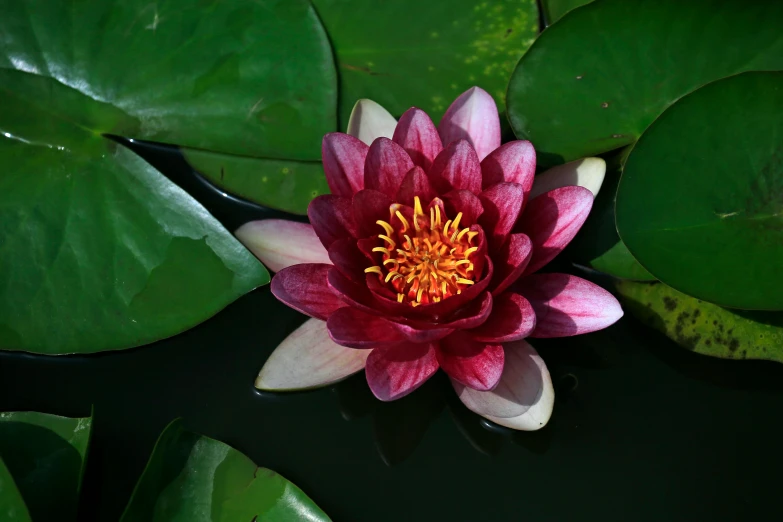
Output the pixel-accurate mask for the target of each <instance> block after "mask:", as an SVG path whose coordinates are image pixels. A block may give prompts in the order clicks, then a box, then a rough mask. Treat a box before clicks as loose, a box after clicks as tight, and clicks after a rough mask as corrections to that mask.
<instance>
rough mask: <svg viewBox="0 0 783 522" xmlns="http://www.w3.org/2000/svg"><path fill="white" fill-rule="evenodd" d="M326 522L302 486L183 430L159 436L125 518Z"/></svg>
mask: <svg viewBox="0 0 783 522" xmlns="http://www.w3.org/2000/svg"><path fill="white" fill-rule="evenodd" d="M237 520H242V521H248V522H251V521H253V520H257V521H259V522H260V521H261V520H264V521H269V522H288V521H293V520H307V521H313V522H326V521H328V520H329V518H328V517H327V516H326V515H325V514H324V513H323V511H321V510H320V509H319V508H318V507H317V506H316V505H315V504H314V503H313V501H312V500H310V499H309V498H308V497H307V495H305V494H304V493H303V492H302V490H300V489H299V488H297V487H296V486H295V485H294V484H292V483H291V482H289V481H287V480H286V479H284V478H283V477H281V476H280V475H278V474H277V473H275V472H273V471H271V470H268V469H265V468H260V467H258V466H256V465H255V464H254V463H253V461H251V460H250V459H249V458H247V457H246V456H244V455H243V454H242V453H240V452H239V451H237V450H235V449H233V448H231V447H230V446H228V445H226V444H223V443H222V442H218V441H216V440H213V439H210V438H209V437H204V436H201V435H197V434H195V433H191V432H188V431H186V430H184V429H183V428H182V427H181V425H180V423H179V422H178V421H175V422H174V423H172V424H171V425H169V427H168V428H166V430H165V431H164V432H163V433H162V434H161V436H160V438H159V439H158V443H157V444H156V445H155V449H154V450H153V452H152V456H151V457H150V460H149V462H148V463H147V468H146V469H145V470H144V473H143V474H142V476H141V479H140V480H139V483H138V484H137V485H136V489H135V490H134V492H133V496H132V497H131V500H130V503H129V504H128V507H127V508H126V510H125V513H124V514H123V516H122V518H121V522H179V521H181V522H235V521H237Z"/></svg>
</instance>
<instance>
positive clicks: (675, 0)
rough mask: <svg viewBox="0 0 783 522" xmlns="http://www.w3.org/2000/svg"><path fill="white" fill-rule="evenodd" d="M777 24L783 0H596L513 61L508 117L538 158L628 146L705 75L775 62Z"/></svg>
mask: <svg viewBox="0 0 783 522" xmlns="http://www.w3.org/2000/svg"><path fill="white" fill-rule="evenodd" d="M781 24H783V3H781V2H727V1H725V0H688V1H687V2H683V1H681V0H656V1H654V2H630V1H628V0H596V1H594V2H592V3H589V4H587V5H585V6H583V7H580V8H578V9H575V10H574V11H571V12H570V13H568V14H567V15H566V16H564V17H563V19H562V20H560V21H559V22H557V23H555V24H553V25H552V26H551V27H550V28H548V29H547V30H546V31H545V32H544V33H542V34H541V36H540V37H539V38H538V39H537V40H536V42H535V43H534V44H533V46H532V47H531V48H530V50H529V51H528V52H527V53H526V54H525V56H524V57H523V58H522V60H521V61H520V62H519V65H518V66H517V68H516V70H515V71H514V74H513V75H512V77H511V81H510V83H509V86H508V100H507V104H508V113H509V119H510V121H511V125H512V127H513V129H514V132H515V133H516V135H517V136H518V137H519V138H520V139H528V140H530V141H531V142H533V144H534V145H535V147H536V150H537V151H538V152H539V155H538V159H539V163H540V164H545V163H548V164H554V163H562V162H564V161H570V160H574V159H578V158H581V157H585V156H593V155H596V154H598V153H602V152H606V151H609V150H612V149H616V148H619V147H622V146H625V145H628V144H630V143H633V142H634V141H636V140H637V139H638V138H639V136H640V135H641V134H642V132H643V131H644V129H645V128H647V126H648V125H650V123H652V122H653V120H655V118H656V117H657V116H658V115H660V114H661V113H662V112H663V111H664V109H666V107H668V106H669V105H671V104H672V103H674V102H675V101H676V100H677V99H679V98H681V97H682V96H684V95H685V94H687V93H689V92H691V91H693V90H694V89H696V88H698V87H700V86H701V85H704V84H705V83H708V82H710V81H714V80H717V79H719V78H723V77H726V76H729V75H732V74H737V73H740V72H743V71H748V70H779V69H782V68H783V53H781V52H780V49H781V48H782V47H783V31H781V30H780V27H781ZM553 94H554V95H553Z"/></svg>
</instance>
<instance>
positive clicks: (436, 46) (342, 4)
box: [313, 0, 538, 128]
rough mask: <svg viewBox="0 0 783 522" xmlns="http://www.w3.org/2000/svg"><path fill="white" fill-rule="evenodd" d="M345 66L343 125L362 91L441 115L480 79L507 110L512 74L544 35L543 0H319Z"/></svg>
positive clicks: (398, 107) (396, 109)
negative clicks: (541, 28) (541, 22)
mask: <svg viewBox="0 0 783 522" xmlns="http://www.w3.org/2000/svg"><path fill="white" fill-rule="evenodd" d="M313 3H314V4H315V6H316V9H317V10H318V14H319V15H320V16H321V19H322V20H323V22H324V25H325V26H326V29H327V31H328V33H329V37H330V38H331V40H332V43H333V44H334V50H335V55H336V58H337V66H338V68H339V71H340V119H341V124H342V125H341V128H345V126H346V125H347V123H348V116H349V115H350V112H351V108H352V107H353V105H354V103H356V100H358V99H359V98H370V99H372V100H375V101H376V102H378V103H380V104H381V105H383V106H384V107H386V109H388V110H389V111H390V112H391V113H392V114H394V115H396V116H399V115H400V114H402V113H403V112H404V111H405V110H407V109H408V108H409V107H411V106H416V107H419V108H420V109H423V110H425V111H427V112H428V113H429V114H430V116H432V118H433V120H434V121H435V122H437V121H438V120H439V119H440V117H441V116H442V115H443V113H444V112H445V111H446V109H447V108H448V106H449V104H450V103H451V102H452V100H454V98H456V97H457V96H458V95H459V94H460V93H462V92H463V91H465V90H466V89H468V88H469V87H471V86H473V85H479V86H481V87H483V88H484V89H485V90H486V91H488V92H489V93H490V94H491V95H492V96H493V97H494V98H495V101H496V102H497V103H498V108H499V109H500V110H501V111H502V110H503V108H504V102H505V87H506V84H507V82H508V75H509V74H510V73H511V71H512V70H513V68H514V65H515V64H516V62H517V60H519V58H520V57H521V56H522V54H523V53H524V52H525V50H526V49H527V48H528V47H529V46H530V45H531V44H532V43H533V39H534V38H535V36H536V35H537V34H538V9H537V7H536V2H535V0H487V1H484V2H476V1H474V0H451V1H449V2H427V1H421V0H397V1H394V2H367V1H366V0H314V2H313Z"/></svg>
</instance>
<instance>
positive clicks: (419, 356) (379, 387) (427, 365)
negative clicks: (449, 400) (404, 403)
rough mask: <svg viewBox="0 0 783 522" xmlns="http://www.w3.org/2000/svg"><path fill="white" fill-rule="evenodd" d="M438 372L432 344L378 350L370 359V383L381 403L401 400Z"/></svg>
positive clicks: (368, 364)
mask: <svg viewBox="0 0 783 522" xmlns="http://www.w3.org/2000/svg"><path fill="white" fill-rule="evenodd" d="M436 371H438V360H437V358H436V357H435V348H434V346H433V345H432V344H404V345H401V346H395V347H392V348H378V349H377V350H373V351H372V353H370V356H369V357H368V358H367V365H366V373H367V384H369V385H370V390H372V393H373V394H374V395H375V396H376V397H377V398H378V399H380V400H382V401H393V400H395V399H399V398H400V397H403V396H405V395H407V394H409V393H411V392H412V391H414V390H415V389H416V388H418V387H419V386H421V385H422V384H424V383H425V382H426V381H427V379H429V378H430V377H432V375H433V374H434V373H435V372H436Z"/></svg>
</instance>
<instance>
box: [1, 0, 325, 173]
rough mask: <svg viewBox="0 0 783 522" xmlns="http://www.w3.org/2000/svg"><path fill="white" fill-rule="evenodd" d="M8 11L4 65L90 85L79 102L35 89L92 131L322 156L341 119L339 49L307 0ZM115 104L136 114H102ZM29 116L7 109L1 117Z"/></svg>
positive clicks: (45, 6) (62, 3) (37, 2)
mask: <svg viewBox="0 0 783 522" xmlns="http://www.w3.org/2000/svg"><path fill="white" fill-rule="evenodd" d="M0 12H2V13H3V16H2V18H0V32H2V34H3V40H2V44H0V68H4V69H15V70H18V71H23V72H27V73H30V74H34V75H37V76H41V77H45V78H51V79H52V84H60V85H62V86H68V87H71V88H72V89H74V90H76V91H79V92H81V93H82V94H84V95H85V97H86V98H88V100H84V101H82V102H81V103H75V104H73V105H66V104H65V103H64V100H63V99H62V89H56V88H55V90H53V92H52V94H51V95H49V96H46V93H37V94H38V96H37V97H36V98H33V97H32V96H31V99H32V100H33V101H35V102H36V103H37V104H39V105H41V107H42V109H43V110H44V112H47V111H51V110H53V109H54V107H52V105H54V104H58V103H59V104H60V105H62V106H63V107H64V108H65V109H66V111H65V112H66V114H67V116H68V118H69V119H71V120H73V121H76V122H85V121H86V122H92V123H93V125H92V126H90V127H89V129H90V130H91V131H103V132H106V131H108V130H111V131H112V132H113V133H114V134H117V135H121V136H125V137H128V138H140V139H146V140H150V141H159V142H163V143H172V144H177V145H183V146H190V147H195V148H202V149H208V150H214V151H219V152H225V153H231V154H247V155H254V156H268V157H275V158H296V159H302V160H308V159H310V160H317V159H319V158H320V146H321V137H322V136H323V134H324V133H326V132H330V131H333V130H334V129H335V128H336V120H335V106H336V98H337V94H336V72H335V69H334V63H333V59H332V51H331V47H330V46H329V42H328V39H327V37H326V34H325V32H324V30H323V27H322V26H321V24H320V22H319V20H318V17H317V16H316V14H315V12H314V11H313V9H312V6H310V4H309V2H307V0H259V1H256V2H244V1H241V0H228V1H219V0H204V1H200V2H149V1H147V0H126V1H123V2H105V1H103V0H83V1H79V2H75V1H68V0H0ZM0 86H2V88H3V90H8V89H11V90H13V89H14V86H13V85H7V84H6V83H5V81H3V82H2V83H0ZM96 101H97V102H102V103H101V104H100V105H99V104H96V103H95V102H96ZM90 102H93V103H90ZM3 103H4V104H6V103H8V102H5V101H4V102H3ZM103 104H105V105H108V106H109V107H106V106H104V105H103ZM4 108H5V107H4ZM109 108H116V110H115V111H114V112H115V113H119V112H120V111H121V112H124V113H125V114H127V115H130V118H124V119H123V120H121V121H116V122H115V125H114V126H113V127H112V128H111V129H107V128H106V126H105V125H95V123H97V122H106V120H107V118H106V117H105V116H106V114H105V113H106V112H107V111H108V110H109ZM19 123H21V122H19V121H7V117H6V116H5V115H4V117H3V118H2V119H0V129H2V130H5V131H8V132H12V134H15V133H14V132H13V131H11V130H10V129H9V127H11V126H18V124H19ZM31 124H32V125H36V126H39V127H40V125H38V124H37V123H36V122H31ZM65 124H66V123H65V122H64V123H63V125H65ZM49 125H51V126H52V127H53V130H55V129H56V128H59V127H58V126H56V125H54V124H52V123H51V122H50V123H49Z"/></svg>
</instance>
